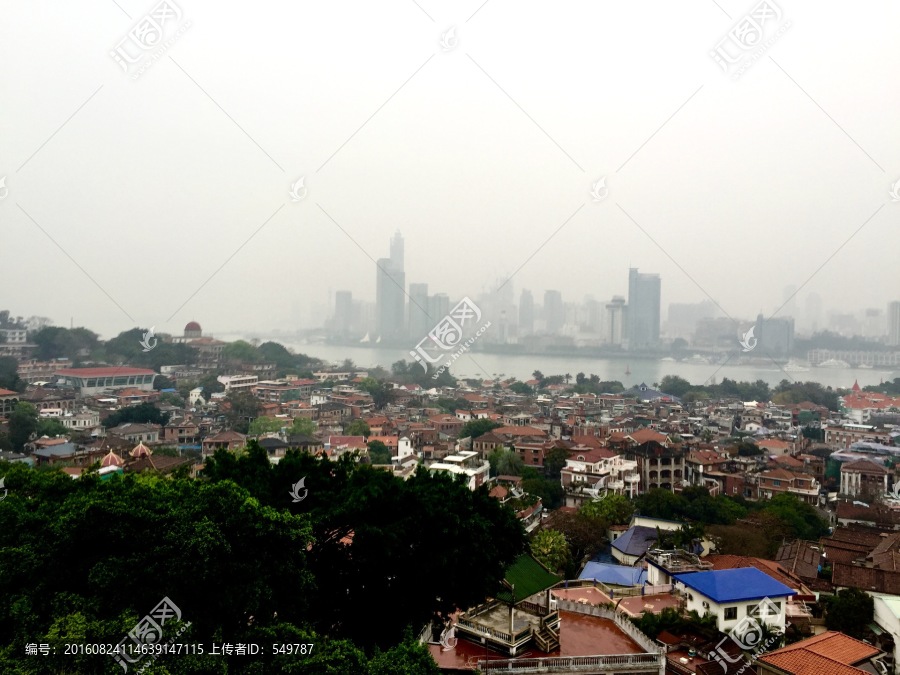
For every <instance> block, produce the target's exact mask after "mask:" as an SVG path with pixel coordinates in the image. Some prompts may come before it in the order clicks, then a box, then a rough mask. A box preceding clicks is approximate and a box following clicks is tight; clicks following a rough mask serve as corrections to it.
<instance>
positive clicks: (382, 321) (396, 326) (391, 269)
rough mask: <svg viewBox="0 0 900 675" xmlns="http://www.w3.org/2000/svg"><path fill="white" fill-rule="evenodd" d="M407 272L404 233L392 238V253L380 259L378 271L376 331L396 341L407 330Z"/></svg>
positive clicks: (385, 337) (376, 282) (376, 278)
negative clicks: (404, 254) (404, 267)
mask: <svg viewBox="0 0 900 675" xmlns="http://www.w3.org/2000/svg"><path fill="white" fill-rule="evenodd" d="M405 310H406V274H405V273H404V271H403V237H402V236H401V235H400V233H399V232H397V233H396V234H395V235H394V237H393V239H391V257H390V258H381V259H379V260H378V263H377V269H376V271H375V319H376V320H375V332H376V334H377V336H378V338H380V339H381V340H385V341H388V342H397V341H398V340H401V339H403V338H405V337H406V336H405V333H406V320H405V319H406V311H405Z"/></svg>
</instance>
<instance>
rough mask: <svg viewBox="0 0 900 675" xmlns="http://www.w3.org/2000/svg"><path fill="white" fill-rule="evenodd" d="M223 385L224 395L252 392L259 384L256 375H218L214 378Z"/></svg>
mask: <svg viewBox="0 0 900 675" xmlns="http://www.w3.org/2000/svg"><path fill="white" fill-rule="evenodd" d="M216 379H217V380H218V381H219V382H221V383H222V384H223V385H225V393H226V394H229V393H231V392H233V391H251V392H252V391H253V389H254V388H255V387H256V385H257V384H259V376H258V375H219V376H218V377H217V378H216Z"/></svg>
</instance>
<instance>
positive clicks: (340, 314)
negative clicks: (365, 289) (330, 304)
mask: <svg viewBox="0 0 900 675" xmlns="http://www.w3.org/2000/svg"><path fill="white" fill-rule="evenodd" d="M352 325H353V293H351V292H350V291H338V292H337V293H335V294H334V332H335V333H337V334H339V335H343V336H346V335H347V334H348V333H349V332H350V327H351V326H352Z"/></svg>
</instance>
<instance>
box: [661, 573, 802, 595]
mask: <svg viewBox="0 0 900 675" xmlns="http://www.w3.org/2000/svg"><path fill="white" fill-rule="evenodd" d="M673 576H674V577H675V578H676V579H677V580H678V581H680V582H681V583H683V584H684V585H685V586H687V587H688V588H692V589H694V590H695V591H697V592H698V593H702V594H703V595H705V596H706V597H707V598H709V599H710V600H712V601H714V602H717V603H719V604H722V603H724V602H740V601H741V600H758V599H760V598H778V597H783V596H786V595H794V591H793V589H791V588H788V587H787V586H785V585H784V584H783V583H781V582H779V581H775V579H773V578H772V577H770V576H769V575H768V574H766V573H765V572H762V571H760V570H758V569H756V568H755V567H740V568H737V569H731V570H711V571H708V572H686V573H685V574H675V575H673Z"/></svg>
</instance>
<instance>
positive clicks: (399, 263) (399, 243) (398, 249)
mask: <svg viewBox="0 0 900 675" xmlns="http://www.w3.org/2000/svg"><path fill="white" fill-rule="evenodd" d="M391 262H392V263H393V265H394V267H395V268H396V269H398V270H400V271H401V272H402V271H403V270H404V267H403V235H401V234H400V230H397V231H396V232H395V233H394V236H393V237H392V238H391Z"/></svg>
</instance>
